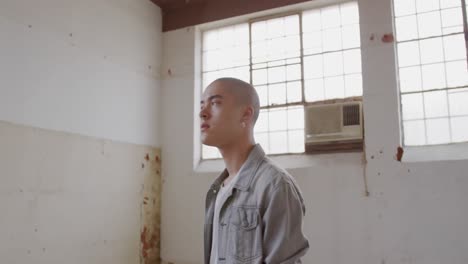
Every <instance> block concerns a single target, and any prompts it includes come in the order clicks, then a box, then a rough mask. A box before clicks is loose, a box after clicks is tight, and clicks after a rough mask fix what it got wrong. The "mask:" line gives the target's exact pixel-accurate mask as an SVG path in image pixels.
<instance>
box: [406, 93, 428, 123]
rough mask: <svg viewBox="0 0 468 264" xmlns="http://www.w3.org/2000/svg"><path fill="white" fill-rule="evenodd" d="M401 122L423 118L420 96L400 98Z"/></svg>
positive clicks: (408, 95)
mask: <svg viewBox="0 0 468 264" xmlns="http://www.w3.org/2000/svg"><path fill="white" fill-rule="evenodd" d="M401 105H402V115H403V120H409V119H422V118H424V110H423V98H422V94H419V93H418V94H405V95H402V96H401Z"/></svg>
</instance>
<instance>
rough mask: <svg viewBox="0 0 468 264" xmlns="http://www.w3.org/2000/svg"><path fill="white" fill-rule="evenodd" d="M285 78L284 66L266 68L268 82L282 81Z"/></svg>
mask: <svg viewBox="0 0 468 264" xmlns="http://www.w3.org/2000/svg"><path fill="white" fill-rule="evenodd" d="M285 80H286V68H285V67H284V66H282V67H274V68H268V82H269V83H276V82H284V81H285Z"/></svg>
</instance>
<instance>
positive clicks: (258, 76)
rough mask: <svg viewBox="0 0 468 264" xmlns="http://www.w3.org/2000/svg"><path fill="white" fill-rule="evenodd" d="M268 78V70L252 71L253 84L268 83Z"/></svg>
mask: <svg viewBox="0 0 468 264" xmlns="http://www.w3.org/2000/svg"><path fill="white" fill-rule="evenodd" d="M267 79H268V75H267V70H266V69H260V70H254V71H252V82H253V85H258V84H266V83H267V81H268V80H267Z"/></svg>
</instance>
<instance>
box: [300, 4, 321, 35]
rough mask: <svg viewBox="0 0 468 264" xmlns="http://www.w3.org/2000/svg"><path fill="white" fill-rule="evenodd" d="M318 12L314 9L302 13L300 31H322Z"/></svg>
mask: <svg viewBox="0 0 468 264" xmlns="http://www.w3.org/2000/svg"><path fill="white" fill-rule="evenodd" d="M321 20H322V19H321V16H320V10H319V9H314V10H309V11H305V12H304V13H302V31H303V32H315V31H320V30H321V29H322V21H321Z"/></svg>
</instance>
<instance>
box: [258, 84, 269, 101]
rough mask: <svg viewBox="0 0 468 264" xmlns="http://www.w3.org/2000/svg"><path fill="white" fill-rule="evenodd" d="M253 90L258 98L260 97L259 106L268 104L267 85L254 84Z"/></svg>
mask: <svg viewBox="0 0 468 264" xmlns="http://www.w3.org/2000/svg"><path fill="white" fill-rule="evenodd" d="M255 90H257V94H258V98H259V99H260V106H266V105H268V104H269V102H268V87H267V86H266V85H262V86H255Z"/></svg>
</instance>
